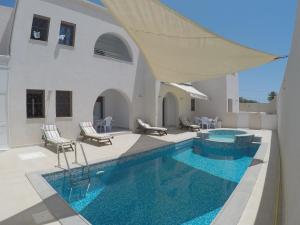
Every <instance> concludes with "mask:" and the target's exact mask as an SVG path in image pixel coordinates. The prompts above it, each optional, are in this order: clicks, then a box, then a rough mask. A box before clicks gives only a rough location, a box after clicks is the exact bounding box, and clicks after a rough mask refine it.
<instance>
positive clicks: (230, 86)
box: [226, 73, 240, 113]
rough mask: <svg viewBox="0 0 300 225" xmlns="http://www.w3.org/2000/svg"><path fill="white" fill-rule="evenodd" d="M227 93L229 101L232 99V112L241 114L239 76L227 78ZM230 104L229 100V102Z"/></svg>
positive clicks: (234, 75)
mask: <svg viewBox="0 0 300 225" xmlns="http://www.w3.org/2000/svg"><path fill="white" fill-rule="evenodd" d="M226 93H227V99H232V112H234V113H237V112H239V101H240V99H239V98H240V95H239V78H238V74H237V73H236V74H233V75H227V76H226ZM227 104H228V100H227Z"/></svg>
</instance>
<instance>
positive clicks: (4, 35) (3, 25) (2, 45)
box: [0, 5, 14, 55]
mask: <svg viewBox="0 0 300 225" xmlns="http://www.w3.org/2000/svg"><path fill="white" fill-rule="evenodd" d="M13 16H14V10H13V9H12V8H9V7H5V6H1V5H0V55H9V44H10V36H11V29H12V24H13Z"/></svg>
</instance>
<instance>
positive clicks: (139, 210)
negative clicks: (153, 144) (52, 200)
mask: <svg viewBox="0 0 300 225" xmlns="http://www.w3.org/2000/svg"><path fill="white" fill-rule="evenodd" d="M257 149H258V146H257V145H255V146H254V145H253V146H252V145H251V146H250V145H249V146H247V147H245V148H243V149H241V148H239V149H234V147H233V149H231V151H222V149H216V148H215V147H209V146H206V145H203V143H202V142H201V141H200V140H199V139H194V140H189V141H185V142H182V143H178V144H172V145H169V146H166V147H162V148H159V149H155V150H153V151H151V152H147V153H143V154H139V155H137V156H132V157H128V158H125V159H121V160H116V161H111V162H106V163H101V164H96V165H93V166H91V168H90V174H91V179H90V182H81V183H78V185H77V186H73V188H71V185H70V179H68V177H67V176H64V173H55V174H48V175H45V176H44V177H45V179H46V180H47V181H48V182H49V183H50V185H51V186H52V187H53V188H54V189H55V190H56V191H57V192H58V194H59V195H60V196H61V197H62V198H63V199H64V200H65V201H66V202H68V204H69V205H70V206H71V207H72V208H73V209H74V210H75V211H76V212H78V213H80V214H81V215H82V216H83V217H84V218H86V219H87V220H88V221H89V222H90V223H91V224H93V225H99V224H101V225H102V224H107V225H111V224H114V225H117V224H120V225H121V224H122V225H123V224H137V225H140V224H166V225H167V224H170V225H171V224H172V225H174V224H202V225H207V224H211V222H212V221H213V220H214V218H215V217H216V215H217V214H218V212H219V211H220V209H221V208H222V207H223V205H224V204H225V202H226V200H227V199H228V198H229V196H230V195H231V193H232V192H233V190H234V189H235V187H236V186H237V185H238V183H239V181H240V179H241V178H242V176H243V174H244V173H245V171H246V170H247V168H248V166H249V165H250V164H251V162H252V158H253V156H254V154H255V153H256V151H257ZM74 174H77V179H78V180H80V178H81V171H80V170H77V173H76V172H74ZM74 174H73V176H76V175H74Z"/></svg>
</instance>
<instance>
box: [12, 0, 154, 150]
mask: <svg viewBox="0 0 300 225" xmlns="http://www.w3.org/2000/svg"><path fill="white" fill-rule="evenodd" d="M33 14H39V15H42V16H46V17H50V18H51V21H50V30H49V38H48V42H41V41H35V40H31V39H30V32H31V25H32V18H33ZM62 20H63V21H67V22H71V23H74V24H76V37H75V47H67V46H62V45H59V44H58V34H59V27H60V23H61V21H62ZM87 24H88V26H87ZM108 32H110V33H114V34H116V35H117V36H119V37H121V39H123V40H124V41H125V42H126V43H127V44H128V46H129V47H130V49H131V53H132V55H133V62H132V63H128V62H120V61H117V60H112V59H107V58H104V57H101V56H95V55H94V53H93V50H94V44H95V42H96V40H97V38H98V37H99V36H100V35H101V34H103V33H108ZM9 67H10V82H9V88H10V95H9V102H10V105H9V109H8V110H9V115H10V118H9V122H10V131H11V132H10V135H9V142H10V145H11V146H19V145H26V144H36V143H40V141H41V140H40V139H41V132H40V126H41V124H42V123H55V124H57V126H58V127H59V129H60V130H61V132H62V135H63V136H64V137H66V138H72V139H75V138H76V137H77V136H78V135H79V127H78V124H79V122H80V121H93V107H94V103H95V101H96V99H97V97H98V96H99V95H100V94H101V93H102V92H103V91H105V90H107V89H116V90H120V91H122V93H123V94H124V96H126V98H127V99H128V101H129V103H130V107H131V109H130V112H132V113H130V118H129V127H130V129H134V128H135V122H134V121H135V119H136V117H138V116H140V115H144V116H145V117H147V119H149V120H152V121H153V122H154V121H155V115H156V114H155V112H156V108H155V107H153V106H155V97H157V96H158V93H157V89H156V88H155V87H156V85H157V84H156V81H155V80H154V78H153V76H152V74H151V71H150V70H149V68H148V66H147V65H145V61H144V59H143V58H142V56H141V55H140V53H139V49H138V48H137V46H136V45H135V44H134V42H133V41H132V40H131V39H130V37H129V36H128V35H127V33H126V32H125V31H124V30H123V29H122V28H121V27H119V26H118V25H115V24H114V22H113V19H112V18H111V17H110V15H109V14H108V13H107V11H106V10H105V9H103V8H101V7H98V6H94V5H92V4H90V3H80V4H78V3H77V0H76V1H67V0H59V1H50V0H49V1H41V0H20V1H19V4H18V7H17V12H16V18H15V24H14V28H13V35H12V44H11V61H10V64H9ZM26 89H42V90H45V95H46V102H45V103H46V118H45V119H27V118H26ZM56 90H68V91H72V92H73V117H72V118H56V115H55V114H56V113H55V91H56Z"/></svg>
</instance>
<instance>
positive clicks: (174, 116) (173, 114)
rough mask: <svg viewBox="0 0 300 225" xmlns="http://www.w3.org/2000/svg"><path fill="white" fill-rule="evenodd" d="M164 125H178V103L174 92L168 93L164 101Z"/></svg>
mask: <svg viewBox="0 0 300 225" xmlns="http://www.w3.org/2000/svg"><path fill="white" fill-rule="evenodd" d="M162 125H163V126H164V127H177V125H178V103H177V98H176V97H175V95H173V94H172V93H167V94H166V95H165V97H164V98H163V102H162Z"/></svg>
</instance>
